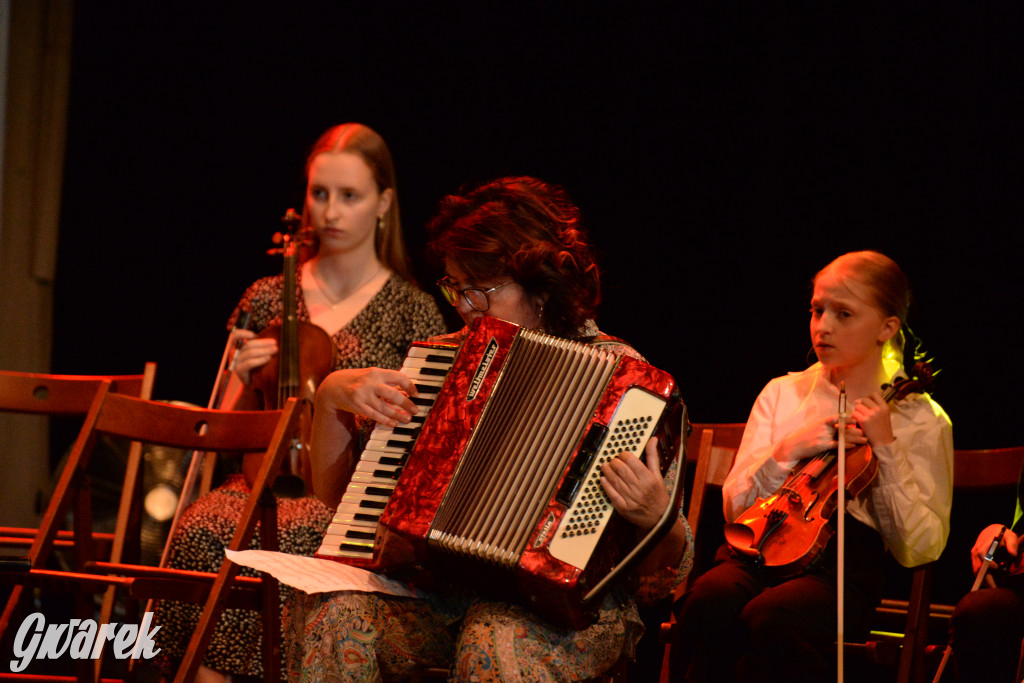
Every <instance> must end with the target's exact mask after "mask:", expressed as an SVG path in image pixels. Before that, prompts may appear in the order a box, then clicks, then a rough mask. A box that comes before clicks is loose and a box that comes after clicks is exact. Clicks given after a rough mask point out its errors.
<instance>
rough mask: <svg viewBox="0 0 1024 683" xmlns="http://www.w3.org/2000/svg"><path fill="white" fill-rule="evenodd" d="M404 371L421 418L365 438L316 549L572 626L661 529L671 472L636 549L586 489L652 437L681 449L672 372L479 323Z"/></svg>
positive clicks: (428, 348)
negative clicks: (506, 601)
mask: <svg viewBox="0 0 1024 683" xmlns="http://www.w3.org/2000/svg"><path fill="white" fill-rule="evenodd" d="M448 366H450V369H449V368H448ZM402 372H404V373H406V374H407V375H409V376H410V377H412V379H413V381H414V382H415V383H416V385H417V391H418V393H419V396H418V397H417V399H416V400H417V402H418V403H420V404H421V406H422V407H421V410H420V412H419V414H418V415H417V416H415V417H414V420H413V422H412V423H410V424H406V425H400V426H399V427H398V428H396V429H393V430H392V429H386V428H384V427H381V426H379V425H378V427H377V429H375V430H374V432H373V434H372V435H371V437H370V442H369V443H368V444H367V447H366V448H365V449H364V451H363V453H362V454H361V456H360V461H359V463H358V464H357V467H356V471H355V473H354V474H353V477H352V480H351V481H350V483H349V484H348V487H347V489H346V492H345V496H344V497H343V499H342V503H341V505H340V506H339V508H338V512H337V514H336V515H335V519H334V521H333V522H332V524H331V527H330V529H329V530H328V533H327V535H326V536H325V538H324V542H323V544H322V545H321V547H320V550H319V551H318V552H317V555H318V556H319V557H328V558H331V559H336V560H339V561H341V562H345V563H348V564H352V565H355V566H359V567H363V568H366V569H372V570H378V571H380V570H382V571H387V572H389V573H395V572H400V571H402V570H409V569H413V568H416V569H422V568H426V570H427V571H429V572H430V573H431V574H432V575H433V576H434V577H435V578H439V577H447V580H448V581H450V582H453V583H454V582H457V583H458V584H459V585H470V586H477V587H482V589H483V590H485V591H490V592H497V594H499V595H500V596H501V597H506V598H508V597H509V593H510V592H511V594H512V595H516V596H518V597H519V598H520V599H521V600H523V601H524V602H525V604H526V605H528V606H529V607H530V608H531V609H533V610H534V611H536V612H537V613H539V614H542V615H543V616H545V617H547V618H549V619H551V620H552V621H554V622H556V623H561V624H564V625H568V626H573V627H577V628H578V627H581V626H583V625H585V624H586V623H587V622H588V621H589V620H590V617H591V615H592V614H593V612H594V611H595V609H596V607H597V605H598V603H599V601H600V598H601V597H602V595H603V593H604V592H605V591H606V590H607V588H608V587H610V585H611V584H612V582H613V581H614V580H615V579H616V578H617V577H618V576H619V575H621V574H622V573H624V572H625V570H626V569H627V565H631V564H632V563H633V562H635V561H636V560H639V559H640V557H641V556H642V554H643V553H644V552H646V550H647V549H648V548H649V547H650V546H652V545H653V544H654V543H655V542H657V540H659V539H660V538H661V536H662V535H663V534H664V533H665V532H667V530H668V528H669V526H670V525H671V524H672V523H673V522H674V520H675V514H676V510H677V508H678V501H679V496H680V495H681V494H682V485H681V481H682V480H681V477H680V476H678V474H677V477H676V484H675V487H674V491H675V497H674V499H673V501H672V503H671V504H670V506H669V507H670V509H669V510H666V512H665V515H664V516H663V518H662V521H661V522H660V523H659V525H658V526H657V527H656V528H655V530H653V531H652V532H651V533H650V534H649V536H648V538H646V539H644V541H643V542H642V544H640V545H639V546H638V545H637V544H636V543H635V538H634V536H635V532H634V529H633V527H632V526H631V525H629V524H628V523H626V522H625V520H623V519H621V518H619V517H618V515H615V514H614V510H613V509H612V506H611V504H610V502H609V501H608V499H607V497H606V496H605V494H604V491H603V490H602V489H601V485H600V468H601V465H602V464H603V463H605V462H607V461H608V460H609V459H611V458H614V457H615V456H616V455H618V454H619V453H620V452H622V451H629V452H632V453H634V454H636V455H637V456H639V457H642V456H643V449H644V446H645V445H646V443H647V441H648V440H649V438H650V437H651V436H658V437H659V438H660V439H661V440H662V442H663V443H664V445H665V450H667V451H668V452H669V453H670V454H675V453H677V452H678V451H679V448H680V445H681V444H682V442H683V441H684V438H683V437H682V435H683V433H684V431H685V429H686V415H685V407H684V406H683V402H682V400H681V399H680V398H679V394H678V391H677V390H676V385H675V382H674V381H673V379H672V377H671V376H670V375H669V374H668V373H665V372H663V371H661V370H658V369H656V368H654V367H652V366H650V365H648V364H647V363H644V362H642V361H639V360H636V359H634V358H630V357H626V356H619V355H616V354H613V353H611V352H610V351H608V350H606V349H603V348H601V346H600V345H588V344H582V343H578V342H573V341H568V340H565V339H559V338H557V337H552V336H549V335H545V334H542V333H539V332H535V331H531V330H526V329H523V328H520V327H519V326H517V325H514V324H512V323H508V322H505V321H503V320H499V319H497V318H492V317H489V316H484V317H482V318H480V319H478V320H476V321H474V323H473V325H472V326H471V328H470V331H469V334H468V336H467V337H466V338H465V340H464V341H463V342H462V344H461V345H460V346H458V347H456V346H454V345H444V344H430V343H416V344H414V345H413V347H412V348H411V349H410V352H409V356H408V357H407V358H406V362H405V364H404V365H403V368H402ZM669 459H670V458H669V457H663V460H662V462H663V465H664V466H665V468H667V466H668V464H669V463H668V461H669ZM681 470H682V463H680V466H679V467H678V468H677V472H681ZM633 546H637V547H633ZM613 566H614V569H613ZM453 577H457V578H455V581H452V579H453ZM510 588H511V591H509V589H510Z"/></svg>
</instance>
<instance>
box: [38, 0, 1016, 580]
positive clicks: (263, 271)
mask: <svg viewBox="0 0 1024 683" xmlns="http://www.w3.org/2000/svg"><path fill="white" fill-rule="evenodd" d="M666 4H667V3H666ZM492 5H493V6H492ZM675 5H677V6H676V7H675V8H674V9H671V10H668V9H664V8H662V7H660V6H659V5H657V4H647V3H643V2H629V3H626V2H621V3H618V2H597V1H594V2H586V3H583V2H579V3H576V2H567V3H551V6H548V4H544V3H520V4H514V5H513V4H510V3H500V4H498V3H479V2H476V3H459V2H444V3H441V2H417V3H413V2H410V3H399V2H388V1H385V2H374V3H354V2H331V3H324V4H312V3H297V4H295V5H292V4H289V5H288V6H286V5H285V4H284V3H281V4H268V5H262V4H254V3H172V4H163V5H162V7H159V8H158V7H154V6H150V5H149V4H148V3H147V4H146V5H145V6H142V3H139V4H135V3H125V2H117V3H114V2H80V3H78V4H77V9H76V18H75V27H74V32H75V34H74V35H75V38H74V51H73V62H72V89H71V103H70V118H69V136H68V150H67V167H66V175H65V188H64V196H63V210H62V219H61V240H60V253H59V275H58V281H57V283H56V312H55V316H56V319H55V330H56V338H55V344H54V359H53V361H54V362H53V369H54V371H56V372H84V373H115V372H126V373H127V372H139V371H140V370H141V368H142V364H143V363H144V362H145V361H156V362H157V363H158V373H157V385H156V396H157V397H158V398H166V399H177V400H184V401H190V402H193V403H197V404H200V405H205V404H206V401H207V397H208V395H209V391H210V386H211V385H212V382H213V379H214V373H215V371H216V365H217V362H218V360H219V358H220V354H221V352H222V350H223V346H224V343H225V340H226V331H225V327H224V326H225V323H226V319H227V316H228V314H229V313H230V311H231V309H232V308H233V306H234V305H235V303H236V301H237V300H238V299H239V297H240V296H241V294H242V292H243V290H244V289H245V287H246V286H247V285H248V284H249V283H250V282H252V281H253V280H255V279H256V278H258V277H261V276H263V275H268V274H272V273H274V272H279V271H280V262H279V261H278V260H275V259H274V258H271V257H269V256H267V255H266V253H265V250H266V249H267V248H268V247H270V246H271V245H270V236H271V234H272V233H273V232H274V231H276V230H277V229H278V228H279V225H280V224H279V221H278V219H279V217H280V216H281V215H282V214H283V213H284V211H285V209H286V208H288V207H290V206H294V207H296V208H299V207H300V205H301V200H302V195H303V190H304V182H303V165H304V161H305V157H306V154H307V152H308V149H309V147H310V146H311V145H312V143H313V141H314V140H315V139H316V137H317V136H318V135H319V134H320V133H321V132H322V131H323V130H324V129H326V128H327V127H328V126H330V125H333V124H336V123H339V122H344V121H361V122H364V123H366V124H368V125H370V126H371V127H373V128H375V129H377V130H378V131H379V132H380V133H381V134H382V135H383V136H384V137H385V139H386V140H388V142H389V144H390V146H391V150H392V152H393V154H394V157H395V160H396V163H397V167H398V175H399V195H400V198H401V206H402V211H403V219H404V223H405V226H406V233H407V238H408V242H409V243H410V245H411V249H412V251H413V253H414V254H419V253H421V250H422V246H423V235H422V226H423V224H424V222H425V221H426V219H427V218H428V217H429V215H430V213H431V212H432V210H433V207H434V205H435V204H436V202H437V200H438V199H439V198H440V197H441V196H442V195H443V194H445V193H448V192H452V191H455V190H456V189H458V187H459V186H460V185H461V184H462V183H464V182H467V181H474V180H481V179H487V178H491V177H494V176H497V175H502V174H531V175H536V176H539V177H541V178H544V179H546V180H549V181H553V182H556V183H560V184H562V185H564V186H565V187H567V189H568V190H569V192H570V193H571V194H572V196H573V197H574V199H575V200H576V201H577V203H578V204H579V205H580V206H581V208H582V209H583V212H584V216H585V218H586V220H587V222H588V225H589V227H590V230H591V232H592V235H593V239H594V241H595V242H596V244H597V246H598V248H599V250H600V252H601V254H602V265H603V272H604V280H603V282H604V292H605V301H604V304H603V306H602V312H601V315H600V318H599V322H600V323H601V326H602V327H603V328H604V330H605V331H606V332H609V333H611V334H616V335H619V336H622V337H625V338H627V339H629V340H630V341H631V342H632V343H633V344H634V345H635V346H636V347H637V348H638V349H639V350H640V351H641V352H643V353H644V354H646V355H647V357H648V359H649V360H650V361H651V362H652V363H653V364H655V365H657V366H659V367H662V368H664V369H666V370H669V371H670V372H672V373H673V375H674V376H675V377H676V378H677V380H678V381H679V382H680V384H681V386H682V387H683V390H684V397H685V398H686V400H687V403H688V404H689V406H690V410H691V414H692V418H693V419H694V420H695V421H701V422H733V421H744V420H745V419H746V417H747V413H748V410H749V407H750V405H751V404H752V402H753V400H754V398H755V396H756V395H757V392H758V391H759V390H760V388H761V387H762V386H763V385H764V383H765V382H766V381H767V380H768V379H769V378H771V377H774V376H777V375H780V374H783V373H785V372H787V371H790V370H798V369H801V368H803V367H805V357H806V353H807V351H808V349H809V346H810V343H809V337H808V330H807V319H808V315H807V301H808V297H809V286H808V283H809V280H810V278H811V277H812V276H813V274H814V273H815V272H816V271H817V270H818V269H819V268H820V267H822V266H824V265H825V264H826V263H827V262H829V261H830V260H831V259H832V258H834V257H835V256H837V255H839V254H840V253H843V252H845V251H849V250H851V249H860V248H876V249H879V250H881V251H883V252H885V253H887V254H889V255H890V256H892V257H893V258H895V259H896V260H897V261H898V262H899V263H900V264H902V266H903V267H904V269H905V270H906V272H907V274H908V275H909V277H910V279H911V282H912V283H913V284H914V288H915V293H916V306H915V309H914V311H913V313H912V317H911V325H912V327H913V328H914V329H915V331H916V332H917V334H918V335H919V336H921V337H922V338H923V339H924V341H925V344H926V346H927V348H928V349H929V351H930V352H931V354H932V355H934V356H935V358H936V359H937V361H938V365H939V367H941V368H942V372H941V374H940V375H939V378H938V381H937V385H936V387H935V390H934V396H935V397H936V398H937V400H938V401H939V402H941V404H942V405H943V406H944V407H945V409H946V410H947V412H948V413H949V414H950V416H951V417H952V420H953V424H954V433H955V438H956V445H957V446H958V447H961V448H980V447H997V446H1007V445H1013V444H1018V443H1020V442H1021V438H1020V436H1019V434H1018V433H1017V427H1018V426H1019V425H1020V424H1021V419H1020V417H1019V415H1020V411H1021V408H1022V402H1021V401H1020V400H1019V398H1018V396H1019V387H1020V380H1021V371H1020V368H1019V365H1018V363H1017V358H1016V356H1017V354H1018V342H1019V339H1020V336H1021V330H1022V323H1021V319H1020V318H1021V316H1020V313H1019V310H1018V308H1019V307H1018V302H1019V293H1020V292H1021V284H1022V277H1021V274H1020V268H1019V265H1018V261H1019V257H1018V243H1019V237H1018V235H1017V232H1018V230H1019V227H1020V219H1021V206H1020V204H1021V200H1020V190H1021V179H1022V178H1021V172H1020V165H1021V164H1020V162H1021V157H1022V154H1021V142H1022V140H1021V121H1022V113H1024V112H1022V106H1021V105H1022V101H1021V99H1022V98H1021V85H1020V84H1021V80H1022V79H1021V75H1022V74H1021V65H1022V61H1021V58H1020V57H1019V36H1020V35H1021V21H1020V19H1021V11H1020V10H1019V9H1017V8H1016V7H1015V6H1013V5H1011V4H1009V3H1002V4H1001V3H991V4H988V5H986V6H985V8H983V9H979V8H975V7H967V6H959V7H944V6H941V5H934V4H927V5H926V4H900V5H899V6H898V7H884V8H883V7H882V6H881V5H879V6H874V5H871V4H870V3H868V4H864V3H858V4H849V5H846V4H838V3H830V4H829V5H828V8H827V9H822V8H821V7H819V6H818V4H816V3H815V4H811V3H807V4H802V3H787V6H786V8H785V9H783V8H780V7H778V6H776V5H777V3H770V4H769V5H766V4H762V3H741V4H737V3H716V4H714V5H710V6H703V5H693V6H690V5H687V6H679V5H682V3H675ZM419 269H420V272H419V275H420V278H421V281H422V282H423V283H431V282H433V280H434V279H435V278H436V277H437V275H438V273H437V272H436V271H435V270H433V269H432V268H430V267H429V266H428V265H427V264H425V263H422V262H420V265H419ZM1000 509H1001V510H1003V509H1005V513H1002V514H1001V515H1000V516H1001V517H1003V516H1005V514H1008V513H1009V509H1007V508H1005V507H1001V508H1000ZM967 583H968V584H969V577H968V581H967Z"/></svg>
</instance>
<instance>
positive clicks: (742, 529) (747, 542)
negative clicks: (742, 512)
mask: <svg viewBox="0 0 1024 683" xmlns="http://www.w3.org/2000/svg"><path fill="white" fill-rule="evenodd" d="M724 531H725V542H726V543H728V544H729V545H730V546H731V547H732V549H733V550H735V551H736V552H738V553H741V554H743V555H749V556H751V557H756V556H758V555H759V554H760V552H759V551H758V549H757V548H755V547H754V530H753V529H751V528H750V527H748V526H747V525H746V524H736V523H732V524H726V525H725V528H724Z"/></svg>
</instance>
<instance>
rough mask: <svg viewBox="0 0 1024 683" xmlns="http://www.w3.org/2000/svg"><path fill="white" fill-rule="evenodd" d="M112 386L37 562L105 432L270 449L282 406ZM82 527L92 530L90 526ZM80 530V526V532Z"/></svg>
mask: <svg viewBox="0 0 1024 683" xmlns="http://www.w3.org/2000/svg"><path fill="white" fill-rule="evenodd" d="M112 388H113V387H112V385H111V384H110V383H109V382H103V383H102V385H101V387H100V390H99V392H98V393H97V395H96V397H95V399H94V400H93V404H92V407H91V408H90V409H89V413H88V415H87V416H86V418H85V421H84V423H83V425H82V430H81V431H80V432H79V434H78V438H77V439H76V441H75V444H74V446H73V447H72V449H71V454H70V456H69V458H68V462H67V464H66V466H65V468H64V470H63V471H62V472H61V475H60V479H59V480H58V482H57V485H56V487H55V488H54V491H55V495H54V497H53V499H51V501H50V505H49V506H48V507H47V510H46V513H45V515H44V517H43V523H42V525H41V526H40V531H41V533H40V534H38V535H37V537H36V542H35V543H34V544H33V546H32V550H31V551H30V553H29V555H30V557H31V559H32V566H33V567H37V566H41V563H42V562H45V560H46V555H47V554H48V548H49V547H50V544H51V543H52V540H53V538H52V537H53V534H55V533H56V528H57V526H58V524H57V520H60V519H62V518H63V515H64V514H65V513H66V512H67V507H68V505H69V504H70V502H71V501H70V495H69V493H68V492H72V491H73V490H74V489H75V488H77V487H75V486H73V483H72V482H73V481H74V480H75V478H76V477H81V476H82V474H83V473H84V472H85V470H86V468H87V467H88V464H89V459H90V458H91V456H92V450H93V447H94V446H95V444H96V440H97V438H98V437H99V436H100V435H101V434H108V435H112V436H119V437H123V438H126V439H128V440H130V441H133V442H139V443H148V444H159V445H163V446H172V447H175V448H185V449H190V450H200V451H220V452H241V453H245V452H259V451H265V450H266V449H267V447H268V445H269V444H271V443H272V442H273V440H274V438H275V430H276V429H277V427H278V424H279V423H280V422H281V416H282V411H280V410H268V411H224V410H208V409H203V408H193V407H189V406H182V405H174V404H169V403H163V402H158V401H149V400H145V399H140V398H135V397H132V396H125V395H124V394H118V393H114V392H113V391H112ZM136 479H137V477H133V476H126V477H125V482H124V486H125V491H124V494H125V495H123V496H122V498H125V497H127V495H128V494H129V493H130V492H129V487H132V486H136V485H137V481H136ZM77 517H78V515H76V522H77ZM81 531H83V532H85V533H88V529H82V530H81ZM78 532H79V529H76V537H78V536H79V533H78Z"/></svg>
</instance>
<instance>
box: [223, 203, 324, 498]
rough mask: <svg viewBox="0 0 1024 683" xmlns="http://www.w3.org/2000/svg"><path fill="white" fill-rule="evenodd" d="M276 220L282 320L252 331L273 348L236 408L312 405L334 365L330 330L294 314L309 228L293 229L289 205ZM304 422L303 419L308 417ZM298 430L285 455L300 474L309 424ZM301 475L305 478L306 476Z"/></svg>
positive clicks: (295, 221)
mask: <svg viewBox="0 0 1024 683" xmlns="http://www.w3.org/2000/svg"><path fill="white" fill-rule="evenodd" d="M281 220H282V222H284V224H285V225H286V226H287V229H286V231H284V232H278V233H275V234H274V237H273V241H274V243H275V244H279V245H281V246H280V247H276V248H273V249H270V250H269V251H268V252H267V253H269V254H272V255H276V254H280V255H281V256H282V257H283V261H284V270H283V273H284V286H283V287H282V289H281V307H282V314H281V324H280V325H269V326H267V327H266V328H264V329H263V330H262V331H261V332H260V333H259V334H257V335H256V338H257V339H274V340H276V341H277V348H278V352H277V354H276V355H275V356H274V357H273V358H271V359H270V361H269V362H268V363H266V364H265V365H263V366H261V367H259V368H256V369H254V370H253V371H252V375H251V381H250V383H249V386H248V388H247V389H246V391H245V392H244V394H243V397H242V399H241V400H240V403H239V405H237V406H236V408H237V409H243V408H248V409H255V410H259V409H263V410H280V409H281V408H283V407H284V404H285V402H286V401H287V400H288V399H289V398H298V399H301V400H303V401H305V402H308V405H310V406H311V405H312V404H313V399H314V397H315V395H316V389H317V387H318V386H320V383H321V382H322V381H323V380H324V378H326V377H327V375H328V374H330V372H331V371H332V370H333V369H334V361H335V354H336V352H337V349H336V347H335V345H334V342H333V341H332V340H331V337H330V335H328V334H327V332H325V331H324V330H323V329H322V328H320V327H318V326H317V325H314V324H313V323H310V322H306V321H302V320H299V319H298V304H297V303H296V287H297V282H296V278H295V273H296V269H297V267H298V263H299V250H300V248H301V247H303V246H306V245H308V244H310V243H311V237H312V231H311V230H309V229H307V230H305V231H300V230H298V226H299V224H300V222H301V218H300V217H299V215H298V213H296V212H295V210H294V209H288V211H287V212H285V215H284V217H282V219H281ZM304 422H306V423H308V420H304ZM301 431H302V434H303V436H302V437H301V438H300V439H299V441H298V442H297V443H295V444H293V448H292V457H291V458H290V464H291V474H293V475H296V476H302V472H303V471H304V470H305V469H306V468H305V467H300V465H299V463H300V461H305V460H306V458H303V457H300V452H301V451H304V450H306V451H308V445H309V431H310V430H309V429H308V424H306V425H305V426H304V427H303V429H302V430H301ZM302 478H303V479H307V480H308V478H307V477H302ZM281 486H284V487H286V488H289V489H297V487H298V484H297V483H296V482H294V481H293V482H292V483H290V484H287V483H283V482H280V481H279V482H278V483H277V484H275V488H281ZM298 493H301V491H299V492H298Z"/></svg>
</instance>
